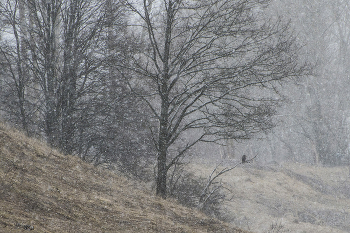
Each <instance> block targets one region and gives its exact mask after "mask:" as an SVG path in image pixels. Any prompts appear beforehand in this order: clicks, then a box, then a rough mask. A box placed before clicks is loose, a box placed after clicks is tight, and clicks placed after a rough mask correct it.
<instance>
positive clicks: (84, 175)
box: [0, 124, 245, 233]
mask: <svg viewBox="0 0 350 233" xmlns="http://www.w3.org/2000/svg"><path fill="white" fill-rule="evenodd" d="M33 228H34V230H33ZM28 230H33V232H237V233H244V232H245V231H243V230H240V229H234V228H232V227H231V226H229V225H227V224H224V223H222V222H220V221H218V220H215V219H210V218H208V217H206V216H205V215H203V214H201V213H199V212H198V211H195V210H192V209H188V208H185V207H182V206H180V205H178V204H176V202H175V201H174V200H162V199H159V198H157V197H154V196H152V195H151V194H150V193H148V192H147V191H145V190H143V189H141V188H140V187H139V186H137V185H135V182H130V181H128V180H127V179H126V178H124V177H120V176H117V175H116V174H114V173H112V172H110V171H107V170H103V169H97V168H96V167H93V166H92V165H90V164H87V163H84V162H82V161H81V160H80V159H79V158H77V157H73V156H63V155H61V154H60V153H58V152H57V151H56V150H53V149H51V148H50V147H48V146H46V145H45V144H44V143H42V142H40V141H38V140H35V139H31V138H27V137H25V136H24V135H23V134H21V133H19V132H16V131H14V130H11V129H8V128H7V127H6V126H5V125H3V124H0V232H23V231H25V232H26V231H28Z"/></svg>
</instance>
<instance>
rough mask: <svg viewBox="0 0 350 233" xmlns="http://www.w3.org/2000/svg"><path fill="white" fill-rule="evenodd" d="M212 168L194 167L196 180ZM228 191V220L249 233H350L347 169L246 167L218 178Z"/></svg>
mask: <svg viewBox="0 0 350 233" xmlns="http://www.w3.org/2000/svg"><path fill="white" fill-rule="evenodd" d="M211 169H212V166H208V165H205V164H202V165H199V164H197V165H195V167H194V168H193V170H195V171H196V174H197V175H202V176H204V175H205V174H209V172H210V171H211ZM221 178H222V180H223V181H224V182H226V183H227V184H228V185H229V186H230V189H231V190H232V191H233V192H232V195H233V196H232V201H230V202H227V206H228V207H227V213H228V216H229V217H230V219H229V221H231V222H232V223H234V224H235V225H236V226H238V227H240V228H242V229H247V230H252V231H254V232H262V233H266V232H276V231H270V228H271V226H272V225H273V226H278V227H280V229H279V231H278V232H279V233H282V232H293V233H298V232H300V233H309V232H322V233H327V232H329V233H345V232H350V179H349V170H348V167H333V168H329V167H321V166H318V167H314V166H307V165H303V164H284V165H271V166H265V167H261V166H258V165H253V164H246V165H244V166H240V167H237V168H236V169H234V170H232V172H230V173H226V174H225V175H224V176H222V177H221Z"/></svg>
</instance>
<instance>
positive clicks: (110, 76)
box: [0, 0, 350, 232]
mask: <svg viewBox="0 0 350 233" xmlns="http://www.w3.org/2000/svg"><path fill="white" fill-rule="evenodd" d="M349 75H350V3H348V2H347V1H342V0H293V1H288V0H100V1H94V0H92V1H90V0H0V119H1V121H3V122H6V124H8V125H10V126H11V127H14V128H16V129H18V130H20V131H22V132H23V133H25V134H26V135H27V136H29V137H33V138H37V139H39V140H42V141H45V142H46V143H47V144H48V145H49V146H51V147H52V148H55V149H57V150H58V151H60V152H61V153H63V154H65V155H66V156H68V155H73V156H75V157H77V158H80V159H81V160H83V161H85V162H87V163H89V164H92V165H93V166H95V167H103V168H105V169H107V170H111V171H113V172H116V173H118V174H121V175H122V176H125V177H127V178H128V179H131V180H134V181H135V182H141V183H142V184H144V185H145V186H146V187H147V188H146V189H149V190H150V192H152V193H153V194H154V195H155V196H157V197H160V199H169V198H173V199H176V200H177V201H178V202H179V203H181V204H182V205H185V206H187V207H191V208H195V209H198V210H200V211H202V212H204V213H205V214H207V215H208V216H212V217H215V218H219V219H221V220H223V221H226V222H229V223H232V224H234V225H236V226H238V227H240V228H242V229H244V230H248V231H252V232H348V231H350V225H349V222H350V200H349V199H350V180H349V177H350V170H349V169H350V151H349V149H350V92H349V90H348V89H349V87H350V76H349ZM327 172H330V173H327ZM332 172H334V173H332ZM270 173H271V174H270ZM330 174H333V175H330ZM334 174H338V175H337V177H335V176H336V175H334ZM340 174H341V175H340ZM239 177H241V178H239ZM264 177H265V178H264ZM276 177H279V178H280V179H281V180H280V181H278V182H277V181H276V182H277V184H278V185H279V184H282V183H283V184H285V183H287V178H288V179H292V178H293V180H294V181H293V182H300V184H299V183H294V187H301V186H303V185H305V187H306V186H307V187H308V188H310V190H311V189H312V191H310V192H309V193H311V192H316V191H317V192H319V193H317V194H312V195H311V194H310V199H312V198H313V197H316V196H317V197H318V198H320V200H321V195H330V196H334V198H339V200H340V199H341V201H344V203H346V204H342V206H346V207H344V208H343V210H340V209H339V208H338V206H335V204H334V205H333V204H332V203H333V201H334V203H336V200H335V199H334V200H333V199H332V200H330V199H329V200H328V199H327V200H328V201H324V200H323V199H322V201H319V202H320V203H322V202H327V203H328V204H329V203H330V204H329V206H328V207H327V208H328V209H327V208H326V207H317V208H316V207H313V208H311V207H310V208H307V207H305V206H307V205H309V204H305V205H304V207H301V206H300V208H299V209H297V208H296V207H295V204H293V203H294V202H292V200H291V199H290V198H292V195H293V198H294V197H295V196H297V194H295V193H293V192H296V191H295V190H294V188H293V185H291V188H289V189H288V190H289V191H286V194H284V195H285V196H281V198H280V199H278V198H277V197H273V196H274V195H272V197H271V198H268V197H267V196H268V195H269V194H268V192H270V191H268V190H272V189H274V188H271V187H270V186H268V185H267V184H266V185H265V183H264V185H263V183H261V182H267V180H271V179H275V178H276ZM283 177H285V178H283ZM328 177H332V179H334V181H329V182H328V181H325V179H326V178H327V179H328ZM229 178H230V179H231V180H228V179H229ZM279 178H276V179H279ZM323 178H324V179H323ZM258 179H261V180H264V181H261V182H259V181H258ZM258 184H259V185H260V186H261V187H260V186H259V188H258V187H257V185H258ZM277 184H275V185H276V187H277ZM282 186H283V185H282ZM282 186H281V187H282ZM274 187H275V186H274ZM278 187H280V186H278ZM303 187H304V186H303ZM248 188H249V190H248ZM265 189H266V190H265ZM276 189H277V188H276ZM305 189H306V188H305ZM238 190H239V191H238ZM264 190H265V191H264ZM315 190H316V191H315ZM298 191H299V190H298ZM248 192H249V193H251V195H255V196H254V198H257V200H259V201H256V202H257V203H260V204H261V206H263V207H261V208H262V209H263V208H269V209H268V210H265V209H264V210H262V209H260V210H261V212H268V215H269V216H273V218H272V217H271V218H267V217H266V218H265V219H262V220H258V218H257V219H256V220H254V219H255V217H253V215H254V213H252V212H249V211H246V212H244V211H243V212H242V209H243V210H245V208H251V209H254V208H260V207H254V206H253V204H251V203H250V202H249V200H248V198H247V199H244V198H246V197H247V195H248V194H246V193H248ZM277 192H278V193H279V194H281V193H282V192H284V191H277ZM300 192H301V191H300ZM264 193H265V194H266V195H264ZM291 193H292V194H291ZM249 195H250V194H249ZM281 195H282V194H281ZM288 195H290V197H289V196H288ZM0 196H1V195H0ZM300 196H301V197H304V198H305V199H307V197H306V194H300ZM275 198H276V199H275ZM293 198H292V199H293ZM322 198H323V196H322ZM329 198H330V197H329ZM252 199H253V197H251V200H252ZM301 199H302V198H301ZM316 199H317V198H316ZM238 200H241V201H238ZM277 200H278V201H277ZM293 200H294V201H295V203H299V202H298V201H296V199H293ZM337 200H338V199H337ZM243 202H244V203H246V204H242V203H243ZM248 202H249V203H250V204H247V203H248ZM277 202H278V203H277ZM239 206H241V209H235V208H238V207H239ZM292 206H294V207H292ZM292 208H295V209H293V210H292ZM302 208H304V209H302ZM230 211H231V212H230ZM251 211H253V210H251ZM228 213H230V214H228ZM289 213H293V217H289V216H290V215H289ZM281 216H284V219H287V220H288V219H289V218H290V219H291V220H290V221H289V220H288V221H287V220H280V218H279V217H281ZM259 221H260V222H266V226H265V228H264V227H262V225H258V222H259ZM284 221H285V222H284ZM259 224H260V223H259ZM291 224H294V225H297V224H299V226H294V225H293V226H292V225H291ZM302 224H304V225H302ZM307 224H309V225H307ZM311 225H312V226H311ZM316 226H317V227H320V226H323V227H325V228H323V229H322V230H320V229H318V228H316ZM293 227H294V228H293ZM308 227H309V228H308ZM311 227H314V228H311ZM299 229H303V230H304V231H298V230H299ZM305 229H306V230H305ZM310 229H311V230H310ZM335 229H337V230H339V231H336V230H335ZM319 230H320V231H319Z"/></svg>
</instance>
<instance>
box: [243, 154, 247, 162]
mask: <svg viewBox="0 0 350 233" xmlns="http://www.w3.org/2000/svg"><path fill="white" fill-rule="evenodd" d="M246 159H247V156H246V155H243V156H242V163H245V162H246Z"/></svg>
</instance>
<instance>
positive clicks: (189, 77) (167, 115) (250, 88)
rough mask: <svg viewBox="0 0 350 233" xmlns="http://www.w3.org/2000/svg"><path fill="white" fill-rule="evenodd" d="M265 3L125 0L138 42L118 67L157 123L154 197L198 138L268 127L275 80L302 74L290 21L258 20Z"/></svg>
mask: <svg viewBox="0 0 350 233" xmlns="http://www.w3.org/2000/svg"><path fill="white" fill-rule="evenodd" d="M267 2H268V1H258V0H235V1H232V0H231V1H229V0H203V1H190V0H166V1H147V0H143V1H133V2H132V1H124V4H126V6H127V7H129V9H130V11H131V12H133V13H135V24H134V25H131V26H133V32H134V34H137V32H139V35H140V37H141V39H140V40H141V45H140V50H139V52H138V53H134V54H130V53H128V54H124V55H125V56H126V57H128V59H125V61H128V62H125V63H124V64H122V65H121V68H123V69H121V72H125V70H128V71H129V72H130V71H131V72H133V76H132V77H131V78H130V77H129V78H128V77H126V79H127V80H128V81H129V84H130V87H132V88H133V87H137V86H143V87H144V88H143V91H144V92H143V93H138V94H139V97H140V98H142V99H143V100H144V101H145V103H146V104H147V105H148V106H149V108H150V109H151V111H152V114H153V117H154V119H156V120H157V122H158V128H157V130H154V131H153V133H154V134H153V135H154V137H153V140H154V143H155V147H156V150H157V178H156V186H157V188H156V193H157V195H159V196H161V197H163V198H166V195H167V173H168V171H169V169H170V168H171V167H172V166H173V165H174V164H176V162H177V161H178V159H179V158H180V157H182V156H184V155H185V153H186V152H188V151H189V150H190V149H191V148H192V147H193V146H194V145H195V144H197V143H198V142H212V141H219V140H221V139H226V138H233V139H249V138H250V137H251V136H252V135H253V134H255V133H258V132H261V131H263V130H268V129H270V128H272V127H273V123H272V121H271V116H272V115H273V114H274V112H275V107H276V103H277V102H278V100H279V97H278V94H277V93H276V92H274V90H276V89H275V85H277V84H278V83H280V82H281V81H282V80H285V79H288V78H291V77H300V76H303V75H305V74H306V71H307V70H308V67H307V66H305V65H304V64H300V63H299V60H298V54H297V53H298V47H297V46H296V43H295V38H294V37H293V35H292V32H291V31H290V29H289V27H288V24H285V23H282V22H281V21H279V20H277V21H270V20H263V11H264V7H265V6H266V5H267ZM139 22H141V23H139ZM125 76H127V75H125ZM273 93H274V94H273ZM185 136H186V137H185Z"/></svg>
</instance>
